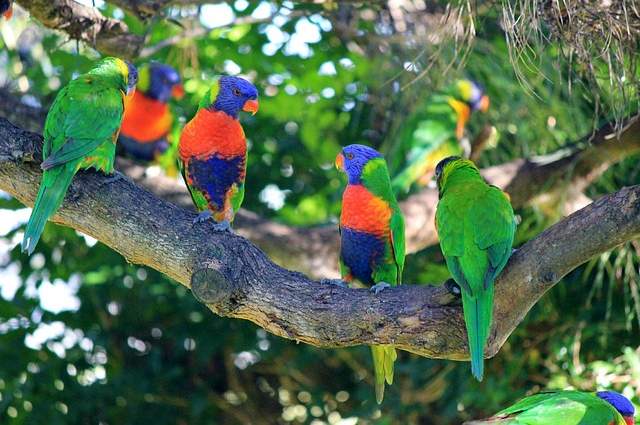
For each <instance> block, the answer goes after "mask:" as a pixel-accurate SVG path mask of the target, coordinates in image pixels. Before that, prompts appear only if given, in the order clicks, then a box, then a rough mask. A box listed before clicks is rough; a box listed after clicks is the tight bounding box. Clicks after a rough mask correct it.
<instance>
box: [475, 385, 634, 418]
mask: <svg viewBox="0 0 640 425" xmlns="http://www.w3.org/2000/svg"><path fill="white" fill-rule="evenodd" d="M634 413H635V408H634V407H633V404H631V402H630V401H629V400H627V398H626V397H624V396H623V395H622V394H619V393H617V392H615V391H599V392H596V393H591V392H581V391H550V392H542V393H539V394H535V395H532V396H529V397H525V398H523V399H522V400H520V401H518V402H517V403H516V404H514V405H513V406H511V407H508V408H506V409H504V410H502V411H500V412H498V413H496V414H495V415H494V416H492V417H491V418H488V419H484V420H480V421H472V422H468V423H467V424H469V425H472V424H475V425H481V424H494V425H559V424H562V425H633V424H634V419H633V417H634Z"/></svg>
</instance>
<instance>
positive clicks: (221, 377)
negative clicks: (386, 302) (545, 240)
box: [0, 0, 640, 425]
mask: <svg viewBox="0 0 640 425" xmlns="http://www.w3.org/2000/svg"><path fill="white" fill-rule="evenodd" d="M89 3H90V2H89ZM97 3H98V4H97V6H98V7H99V8H100V10H101V11H102V13H103V14H105V15H108V16H113V17H116V18H122V19H123V20H124V21H125V22H126V23H127V24H128V25H129V27H130V29H131V30H132V31H134V32H137V33H143V32H145V31H150V40H151V41H150V44H155V43H157V42H159V41H162V40H164V39H166V38H168V37H171V36H174V35H179V34H180V33H182V31H183V28H181V27H180V26H178V25H176V24H175V23H173V22H172V21H171V20H154V21H152V22H142V21H140V20H138V19H137V18H136V17H134V16H132V15H130V14H127V13H124V12H123V10H121V9H118V8H115V7H114V6H112V5H108V4H104V3H102V2H97ZM390 12H393V11H392V10H390V9H389V8H388V7H387V6H385V5H382V4H381V5H380V6H372V7H365V6H340V7H338V6H335V5H334V4H333V3H331V2H329V3H328V5H327V4H325V5H324V6H323V5H310V4H304V5H299V4H292V3H290V2H284V3H282V4H276V3H271V2H266V1H262V2H251V3H249V2H247V1H243V0H237V1H235V2H229V3H224V2H223V3H218V4H216V5H206V6H203V7H201V8H196V7H184V8H169V9H168V12H167V13H168V17H170V18H171V19H173V20H177V21H180V22H182V23H183V25H185V26H187V28H201V27H203V28H210V29H211V30H210V31H205V32H203V33H202V34H201V35H199V36H197V37H190V38H186V39H182V40H180V41H178V43H176V44H174V45H172V46H169V47H165V48H163V49H160V50H158V51H157V52H155V53H154V54H153V55H152V57H150V58H145V59H144V60H149V59H153V60H158V61H161V62H166V63H169V64H171V65H173V66H175V67H176V68H177V69H179V70H180V72H181V74H182V75H183V78H184V80H185V81H186V84H185V89H186V92H187V96H186V97H185V98H184V99H183V100H182V101H180V102H179V103H176V104H175V105H174V109H175V112H176V115H177V116H178V117H180V118H179V120H178V123H177V124H178V126H177V127H179V126H180V125H181V124H183V123H184V122H185V120H187V119H189V118H190V117H191V116H192V115H193V113H194V111H195V108H196V106H197V103H198V100H199V97H200V96H201V94H202V93H203V92H204V91H205V90H206V89H207V88H208V85H209V84H210V82H211V78H212V77H213V76H214V75H216V74H219V73H232V74H236V73H242V74H244V75H247V76H249V77H251V78H253V80H254V81H255V82H256V84H257V86H258V87H259V89H260V92H261V94H262V95H261V109H260V112H259V113H258V114H257V115H256V116H255V117H245V118H244V119H243V122H244V127H245V131H246V133H247V135H248V137H249V139H250V154H249V158H250V159H249V173H248V180H247V190H246V193H247V196H246V198H245V202H244V206H245V207H246V208H247V209H250V210H252V211H255V212H257V213H259V214H262V215H264V216H268V217H272V218H276V219H278V220H280V221H283V222H286V223H290V224H294V225H307V224H318V223H326V222H335V221H336V219H337V214H338V213H339V200H340V193H341V185H342V181H341V179H340V176H339V175H338V173H337V172H336V171H335V170H334V169H333V167H332V163H333V159H334V158H335V154H336V152H337V151H338V150H339V148H340V146H342V145H346V144H349V143H356V142H363V143H368V144H370V145H372V146H374V147H378V148H380V149H382V150H383V151H385V152H392V151H393V147H394V145H395V144H397V143H399V142H401V141H400V140H398V134H400V133H401V130H402V128H403V124H404V123H405V122H407V116H410V115H411V114H412V113H413V112H414V111H416V110H419V109H420V108H421V107H424V104H425V101H426V98H427V96H428V94H429V93H431V92H433V91H434V90H437V89H439V88H441V87H442V86H443V85H445V84H447V83H448V82H450V81H452V80H453V79H455V78H456V77H458V76H463V75H466V76H472V77H473V78H475V79H476V80H478V81H480V82H481V83H482V84H483V85H484V86H485V87H486V90H487V93H488V94H489V96H490V97H491V101H492V107H491V109H490V112H489V113H488V114H487V115H485V116H479V117H475V118H474V119H473V120H472V122H471V124H470V126H469V130H470V133H471V134H474V133H475V132H477V131H478V130H479V129H480V128H482V126H483V125H485V124H486V123H491V124H492V125H494V126H495V127H496V128H497V130H498V132H499V135H500V137H499V143H498V145H497V146H495V147H492V148H490V149H488V150H486V151H485V152H484V154H483V156H482V157H481V159H480V161H479V162H480V165H481V166H487V165H493V164H498V163H501V162H504V161H507V160H510V159H514V158H519V157H532V156H534V155H537V154H543V153H547V152H551V151H555V150H557V149H558V148H560V147H563V146H567V145H568V144H570V143H572V142H573V141H576V140H579V139H580V138H581V137H582V136H584V135H588V134H589V133H590V132H591V131H592V130H593V128H594V127H596V126H597V123H598V122H599V121H600V120H601V119H610V118H612V117H613V115H612V114H613V113H614V112H620V108H619V107H618V106H616V107H611V108H607V103H606V97H607V93H605V92H595V91H594V90H593V85H592V84H591V79H592V77H591V76H587V77H582V76H581V75H580V73H579V72H574V71H575V69H573V68H571V64H569V63H567V62H566V61H564V60H563V59H562V58H563V55H562V54H561V53H562V49H563V48H564V47H565V46H562V45H561V44H559V43H560V41H558V40H551V41H550V43H549V44H546V45H545V47H544V51H543V52H541V54H540V55H539V56H537V58H538V61H537V64H536V67H526V66H525V67H519V68H518V72H519V73H520V78H521V79H522V78H524V79H525V80H526V83H527V84H526V86H523V85H522V84H521V81H519V79H518V78H517V76H516V75H515V73H514V68H513V66H512V63H511V61H510V55H509V53H510V49H509V47H508V46H507V44H506V42H505V34H504V32H503V29H502V26H501V11H500V9H498V8H494V7H485V6H479V9H478V10H476V11H475V12H476V13H477V19H476V20H475V21H472V20H471V18H470V15H469V14H468V13H467V12H468V11H467V12H465V7H464V5H463V7H462V8H461V9H451V8H447V6H446V5H445V4H444V3H442V4H439V3H437V2H436V3H434V4H433V5H432V7H430V8H429V12H428V13H427V14H426V15H425V16H426V17H427V19H425V20H423V21H420V22H413V21H411V20H410V19H408V20H407V22H408V24H407V25H408V28H404V29H403V28H398V26H397V21H394V23H392V22H391V20H390V19H389V16H390V15H389V14H390ZM234 17H235V18H236V19H237V18H241V19H244V20H245V22H247V21H255V22H254V23H243V24H237V25H234V24H233V21H234ZM429 18H430V19H429ZM442 21H444V22H447V23H448V24H447V25H440V26H439V25H437V23H438V22H442ZM453 23H455V24H456V25H453ZM452 25H453V28H454V30H451V31H449V33H447V32H446V31H445V30H444V29H443V28H446V27H451V26H452ZM212 26H213V27H214V28H211V27H212ZM474 31H475V32H476V33H477V34H476V36H475V37H473V36H472V35H473V33H474ZM543 31H544V28H543ZM0 34H1V35H2V37H1V38H0V46H2V51H0V84H4V85H6V86H7V87H8V88H9V89H11V90H12V91H15V92H18V93H21V95H22V100H23V102H25V103H28V104H31V105H36V106H43V107H45V108H46V106H47V105H48V104H49V103H50V102H51V100H52V99H53V97H54V96H55V93H56V91H57V90H58V89H59V88H60V87H61V86H62V85H64V84H65V83H66V82H68V81H69V80H70V79H71V78H72V77H73V76H74V75H77V73H79V72H83V71H85V70H87V69H88V67H90V65H91V63H92V61H94V60H95V59H96V58H97V57H98V54H97V53H96V52H95V51H93V50H91V49H89V48H86V47H83V46H82V45H77V44H76V43H75V42H73V41H69V40H67V39H66V38H65V36H64V35H62V34H60V33H54V32H51V31H48V30H44V29H43V28H41V27H39V26H38V24H37V23H36V22H35V21H31V20H29V18H28V17H27V16H26V15H25V14H23V13H20V12H18V13H17V17H15V18H14V19H13V20H12V21H10V22H8V23H7V22H2V23H0ZM427 39H428V40H429V41H430V42H429V43H427V42H425V40H427ZM141 62H142V60H141ZM596 66H599V64H598V62H597V61H596ZM636 74H637V69H636ZM625 90H631V93H635V92H634V91H633V90H635V88H634V86H630V87H626V88H625ZM594 93H598V96H594ZM609 94H611V93H609ZM611 96H612V97H613V96H614V95H613V94H611ZM630 98H631V99H635V98H637V97H635V96H631V97H630ZM603 99H604V100H605V102H604V104H603V105H604V106H603V107H602V105H601V107H599V108H596V107H595V101H596V100H598V101H602V100H603ZM637 106H638V105H637V102H634V101H628V102H626V103H625V104H624V108H623V109H624V111H623V112H624V113H630V112H633V111H637ZM596 111H597V112H596ZM389 160H390V161H393V160H394V158H389ZM174 167H175V166H174V165H173V159H172V157H171V154H169V155H167V157H166V158H163V160H162V168H163V169H164V170H165V171H166V172H167V173H169V174H171V173H175V168H174ZM155 168H156V169H155V170H151V171H150V172H157V167H155ZM639 171H640V165H639V162H638V158H637V157H634V158H629V159H628V160H626V161H624V162H623V163H621V164H619V165H617V166H614V167H612V169H610V170H609V171H608V172H607V173H606V174H605V175H604V176H603V177H602V178H601V179H600V180H599V181H597V182H596V183H595V184H593V185H592V187H590V188H589V189H588V191H587V194H588V195H589V196H590V197H592V198H595V197H597V196H598V195H601V194H604V193H608V192H612V191H614V190H616V189H617V188H620V187H622V186H624V185H630V184H638V183H640V177H639ZM0 208H2V209H0V234H2V237H1V238H0V267H1V270H0V283H1V286H0V295H1V297H0V359H1V361H0V422H1V423H12V424H21V423H42V422H44V423H50V424H57V423H60V424H62V423H65V424H66V423H112V424H113V423H117V424H124V423H148V422H150V421H153V422H154V423H156V424H158V425H160V424H175V423H184V424H187V423H189V424H198V423H229V424H232V423H243V424H244V423H255V424H268V423H310V424H321V423H330V424H355V423H363V424H366V423H374V422H375V423H381V424H385V423H388V424H390V423H421V424H456V423H460V422H461V421H463V420H465V419H469V418H474V417H481V416H486V415H489V414H491V413H493V412H495V411H497V410H498V409H500V408H501V407H504V406H505V405H507V404H508V403H511V402H513V401H515V400H516V399H518V398H520V397H521V396H523V395H524V394H526V393H531V392H535V391H538V390H541V389H545V388H570V387H572V388H579V389H584V390H595V389H605V388H610V389H616V390H618V391H622V392H624V394H625V395H627V396H629V397H634V399H633V401H634V402H635V403H636V404H638V403H640V398H639V397H640V346H639V345H638V341H639V340H640V328H639V323H640V315H639V312H640V294H639V290H638V284H639V279H638V273H640V271H639V266H638V265H639V263H640V261H639V258H638V256H639V253H640V245H638V243H635V242H634V243H630V244H628V245H625V246H623V247H622V248H620V249H618V250H615V251H614V252H611V253H606V254H603V255H602V256H600V257H599V258H594V259H593V260H591V261H590V262H589V263H587V264H585V265H584V266H582V267H580V268H578V269H577V270H575V271H574V272H572V273H571V274H570V275H569V276H567V277H566V278H565V280H566V282H565V283H564V284H560V285H558V286H556V287H555V289H554V290H553V291H551V293H549V294H548V295H547V296H545V297H544V298H543V299H542V300H541V302H539V303H538V304H537V305H536V306H535V307H534V309H533V310H532V311H531V312H530V313H529V315H528V316H527V318H526V320H525V321H524V322H523V323H522V324H521V326H520V327H519V328H518V330H517V331H516V332H515V333H514V334H513V335H512V336H511V337H510V339H509V341H508V342H507V343H506V345H505V346H504V347H503V349H502V350H501V351H500V353H499V354H498V355H497V356H496V357H495V358H494V359H493V360H491V361H489V362H488V363H487V369H488V370H487V372H486V378H485V381H484V382H483V383H482V384H479V383H477V382H475V381H474V380H473V379H472V377H471V374H470V373H469V365H468V364H467V363H456V362H450V361H438V360H429V359H425V358H420V357H417V356H414V355H411V354H409V353H404V352H402V353H400V358H399V361H398V363H397V366H396V367H397V381H396V383H395V384H394V385H393V386H392V387H391V388H389V389H388V390H387V392H386V398H385V402H384V404H383V405H382V406H381V407H378V406H377V405H376V404H375V402H374V398H373V388H372V374H371V368H370V355H369V350H368V349H367V348H365V347H356V348H352V349H346V350H320V349H316V348H312V347H309V346H305V345H297V344H295V343H293V342H291V341H287V340H283V339H280V338H277V337H273V336H271V335H267V334H266V333H265V332H264V331H263V330H261V329H259V328H256V327H255V326H254V325H252V324H249V323H245V322H241V321H237V320H225V319H221V318H218V317H215V316H212V315H211V313H210V312H209V311H208V310H207V309H206V308H205V307H204V306H202V305H200V304H199V303H197V302H196V301H195V300H194V299H193V297H192V296H191V295H190V294H188V292H187V290H186V289H185V288H183V287H181V286H179V285H175V284H174V283H172V282H171V281H169V280H168V279H167V278H165V277H164V276H163V275H160V274H158V273H156V272H155V271H153V270H149V269H146V268H141V267H137V266H134V265H130V264H127V263H126V262H125V261H124V259H123V258H122V257H120V256H119V255H118V254H117V253H115V252H113V251H111V250H110V249H109V248H107V247H105V246H104V245H102V244H100V243H96V242H95V241H94V240H91V239H90V238H88V237H85V236H82V235H79V234H77V233H76V232H74V231H72V230H70V229H66V228H61V227H58V226H55V225H48V227H47V230H46V232H45V234H44V236H43V239H42V241H41V243H40V244H39V246H38V251H37V253H36V254H35V255H34V256H33V257H31V258H28V257H26V256H24V255H21V254H20V253H19V249H18V247H17V243H18V242H19V241H20V240H21V235H22V230H23V226H22V225H23V224H24V222H25V221H26V219H27V217H28V213H29V212H28V210H26V209H24V207H23V206H22V205H20V204H18V203H17V202H16V201H15V200H12V199H9V198H8V197H7V196H4V197H3V198H2V199H1V200H0ZM517 213H518V214H519V216H520V218H521V225H520V227H519V231H518V241H519V243H521V242H522V241H524V240H527V239H529V238H531V237H532V236H534V235H535V234H537V233H538V232H540V231H541V230H542V229H543V228H545V227H547V226H548V225H549V223H550V221H551V220H552V218H551V217H550V216H549V214H548V211H543V210H542V209H540V208H537V207H535V206H531V207H527V208H525V209H522V210H520V211H517ZM20 223H21V224H20ZM445 278H446V269H444V267H443V263H442V258H441V256H440V254H439V249H438V248H437V247H431V248H428V249H426V250H424V251H422V252H420V253H417V254H415V255H412V256H410V257H409V258H408V259H407V273H406V276H405V281H408V282H429V283H441V282H442V281H443V280H444V279H445Z"/></svg>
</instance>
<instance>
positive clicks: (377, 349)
mask: <svg viewBox="0 0 640 425" xmlns="http://www.w3.org/2000/svg"><path fill="white" fill-rule="evenodd" d="M371 354H373V372H374V375H375V380H376V384H375V386H376V402H377V403H378V404H380V403H382V399H383V398H384V382H385V381H387V384H389V385H391V384H393V363H394V362H395V361H396V358H397V357H398V355H397V354H396V349H395V348H393V346H391V345H372V346H371Z"/></svg>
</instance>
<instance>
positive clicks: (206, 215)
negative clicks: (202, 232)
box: [193, 210, 211, 224]
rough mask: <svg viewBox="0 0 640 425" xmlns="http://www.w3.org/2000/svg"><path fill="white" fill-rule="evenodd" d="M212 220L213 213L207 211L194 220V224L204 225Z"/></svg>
mask: <svg viewBox="0 0 640 425" xmlns="http://www.w3.org/2000/svg"><path fill="white" fill-rule="evenodd" d="M210 218H211V211H209V210H205V211H202V212H201V213H200V214H198V215H197V216H196V218H194V219H193V224H198V223H203V222H205V221H207V220H209V219H210Z"/></svg>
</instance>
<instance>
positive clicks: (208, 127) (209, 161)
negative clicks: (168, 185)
mask: <svg viewBox="0 0 640 425" xmlns="http://www.w3.org/2000/svg"><path fill="white" fill-rule="evenodd" d="M240 111H246V112H251V113H252V114H255V113H256V112H257V111H258V90H257V89H256V88H255V87H254V86H253V84H251V83H250V82H248V81H246V80H243V79H242V78H239V77H230V76H223V77H220V78H218V80H217V81H216V82H215V83H214V84H213V86H212V87H211V89H210V90H209V91H208V92H207V93H206V95H205V96H204V98H203V99H202V101H201V102H200V107H199V108H198V112H196V115H195V116H194V117H193V119H192V120H191V121H189V122H188V123H187V125H185V127H184V129H183V131H182V135H181V136H180V144H179V146H178V152H179V154H180V161H181V168H182V176H183V177H184V180H185V182H186V184H187V187H188V188H189V192H190V193H191V198H192V199H193V203H194V204H195V206H196V208H197V209H198V210H199V211H201V213H200V214H199V215H198V217H197V218H196V222H200V221H204V220H207V219H208V218H210V217H211V218H213V220H214V221H215V223H216V225H215V228H216V230H220V231H222V230H229V229H230V227H231V223H232V222H233V218H234V216H235V214H236V212H237V211H238V210H239V209H240V204H242V199H243V198H244V181H245V174H246V166H247V165H246V164H247V141H246V139H245V135H244V131H243V129H242V126H241V125H240V121H239V120H238V114H239V113H240Z"/></svg>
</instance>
